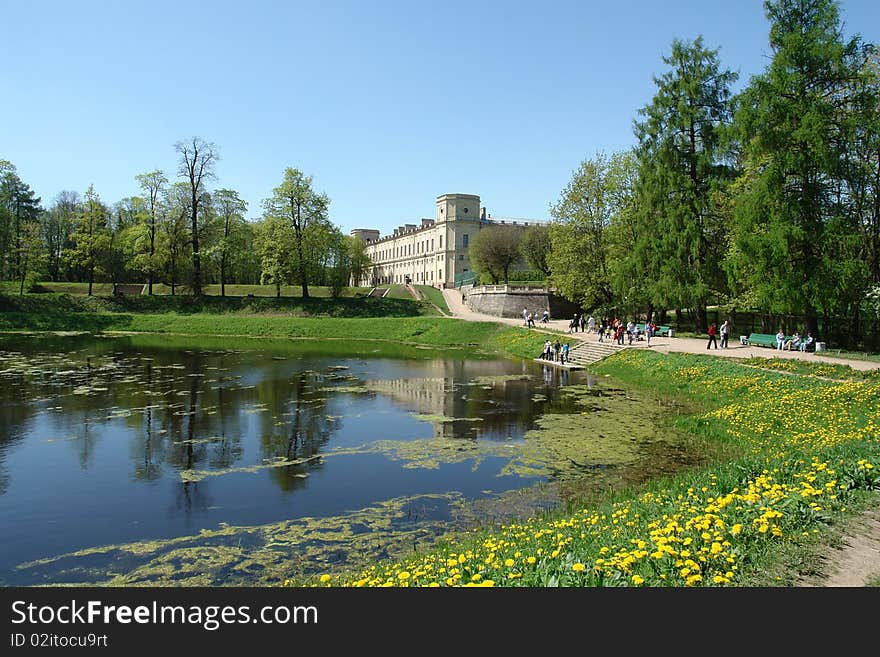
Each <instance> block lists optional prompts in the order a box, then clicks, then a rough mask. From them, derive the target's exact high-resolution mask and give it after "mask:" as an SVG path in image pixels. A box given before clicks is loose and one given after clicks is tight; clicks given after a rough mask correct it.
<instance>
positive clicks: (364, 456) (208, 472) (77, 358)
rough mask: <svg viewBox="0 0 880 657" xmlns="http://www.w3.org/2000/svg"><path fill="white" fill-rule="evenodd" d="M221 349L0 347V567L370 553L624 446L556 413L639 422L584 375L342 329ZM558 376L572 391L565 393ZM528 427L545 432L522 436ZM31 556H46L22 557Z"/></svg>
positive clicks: (94, 343) (166, 342)
mask: <svg viewBox="0 0 880 657" xmlns="http://www.w3.org/2000/svg"><path fill="white" fill-rule="evenodd" d="M232 347H233V345H230V344H229V343H228V342H206V344H204V345H200V346H199V347H198V348H196V347H195V346H194V345H193V343H192V340H190V341H189V342H188V343H185V344H175V343H174V341H173V340H172V339H163V340H160V341H157V340H156V338H149V337H148V338H143V339H139V338H133V337H126V338H119V339H108V338H101V339H96V338H92V337H77V338H70V339H57V340H45V339H44V340H37V339H34V340H30V341H26V340H20V339H19V340H16V342H15V343H14V344H12V343H10V341H8V340H7V341H5V342H2V341H0V384H2V385H0V499H2V500H3V504H2V505H0V530H2V531H3V533H4V536H6V537H8V541H7V543H6V545H5V549H4V551H3V554H2V556H0V581H2V582H4V583H9V584H13V583H20V584H32V583H37V582H41V581H48V582H68V581H69V582H94V581H102V577H104V575H102V573H106V572H109V571H113V572H129V573H135V572H138V573H139V574H138V577H140V578H142V579H144V580H145V581H152V580H154V579H155V578H158V577H160V576H161V577H165V576H166V575H167V573H168V572H169V570H168V569H169V567H170V566H168V564H167V563H165V561H162V560H163V559H166V560H169V562H173V564H174V566H173V569H172V570H175V569H176V570H175V572H176V571H177V570H180V569H184V570H186V567H185V566H184V565H182V562H181V559H185V558H186V557H185V555H186V554H188V553H187V552H185V551H184V552H183V553H181V554H178V553H177V552H176V551H177V550H184V548H183V547H182V546H183V545H189V544H192V546H199V545H208V544H210V543H211V541H212V540H213V541H216V543H217V544H216V546H215V547H216V548H217V549H220V548H222V549H224V550H226V549H227V548H229V546H230V545H231V544H232V543H233V542H234V543H235V545H236V546H237V547H236V550H235V551H233V552H234V556H232V554H233V553H230V554H229V555H227V557H224V559H226V560H225V561H222V562H218V564H217V566H216V568H214V569H213V570H211V569H208V570H211V573H210V577H212V578H218V579H220V580H221V581H226V580H222V578H223V577H227V578H228V577H233V576H234V577H236V578H244V579H243V580H242V583H247V582H248V581H251V580H248V579H247V577H260V578H265V577H267V576H268V575H267V573H268V572H269V570H271V569H270V566H269V561H271V562H272V563H273V564H275V565H274V566H272V568H275V567H277V568H282V567H283V566H285V564H287V565H289V562H290V559H292V558H293V556H292V554H291V553H290V552H289V551H285V552H283V554H278V553H277V548H273V549H269V548H270V546H272V545H276V546H277V545H287V546H289V549H290V550H293V551H296V550H305V552H303V555H307V558H306V556H303V555H300V557H301V558H302V559H304V560H305V561H304V562H303V564H302V567H303V568H306V569H307V568H314V567H317V566H319V565H320V564H325V563H327V560H328V559H331V558H335V559H339V558H342V557H341V556H340V555H343V554H344V555H347V556H346V558H351V555H358V554H360V555H361V556H362V557H365V558H370V555H371V554H373V556H375V555H378V554H386V553H388V551H389V550H390V549H391V546H397V547H401V546H403V545H405V543H406V539H405V538H403V536H405V535H407V534H408V535H410V537H411V538H412V537H416V536H417V537H419V538H418V539H417V540H418V541H422V540H427V539H428V538H429V537H431V536H436V535H437V534H438V532H440V531H441V529H442V528H443V527H444V526H448V524H449V522H450V521H451V519H453V518H466V517H472V514H470V512H467V511H465V510H464V506H463V505H464V504H465V503H466V501H472V500H476V499H480V498H487V497H490V496H494V495H498V494H501V493H504V492H505V491H512V490H515V489H518V488H522V487H523V486H527V485H530V484H533V483H535V482H540V481H544V480H547V479H550V478H564V477H568V476H572V475H573V474H583V473H585V472H592V471H593V470H595V469H596V466H597V465H600V466H602V467H605V466H608V465H615V466H616V465H618V464H621V463H623V462H624V460H625V459H629V458H630V452H633V449H631V448H630V447H629V446H627V448H626V450H624V451H620V450H617V449H616V448H614V447H613V446H609V445H607V444H605V443H602V441H601V440H599V441H598V442H595V441H592V440H591V441H588V442H587V443H584V444H581V443H580V442H578V440H579V438H578V436H577V435H575V433H576V432H574V433H573V432H572V431H571V430H570V428H568V427H569V426H573V425H570V423H567V424H566V423H563V424H564V426H565V431H564V432H557V433H555V434H554V433H553V431H554V429H553V427H554V425H553V421H552V420H553V418H555V417H556V418H558V417H563V416H565V414H572V413H577V414H578V416H579V417H580V416H582V415H585V414H586V413H587V411H589V412H590V413H593V414H594V415H595V416H596V417H597V418H600V417H601V416H602V415H603V414H604V415H605V416H608V415H610V414H613V413H616V412H619V411H623V410H625V409H629V407H630V406H631V407H632V408H633V409H638V408H641V409H642V410H637V411H635V412H637V413H642V415H640V416H638V417H639V419H638V421H637V422H634V426H637V425H645V424H646V423H648V422H650V417H649V415H646V413H647V412H648V411H646V410H645V409H646V408H648V407H647V406H645V405H644V404H642V405H641V406H640V405H639V404H640V402H638V400H632V399H627V398H626V397H625V396H624V395H617V396H614V395H610V396H609V397H608V399H607V400H606V402H607V403H608V404H615V403H616V404H618V406H617V407H613V406H607V405H606V406H603V405H601V404H593V405H589V404H585V402H584V398H585V396H587V397H588V396H589V395H590V394H591V392H590V391H593V390H594V387H595V386H596V385H597V384H596V382H594V381H593V380H592V379H591V378H589V377H588V376H587V375H586V374H584V373H571V374H570V373H569V372H567V371H560V370H557V369H555V368H549V367H546V366H544V367H543V368H542V367H541V366H539V365H536V364H534V363H532V362H531V361H509V360H493V359H488V358H473V357H465V356H466V355H465V354H462V353H459V352H445V353H432V352H428V351H425V350H419V351H413V350H411V349H408V348H400V347H399V346H395V350H396V351H397V353H395V354H394V355H395V356H400V357H398V358H390V357H388V356H389V355H388V354H382V353H379V354H376V353H374V351H375V349H376V346H375V344H374V343H370V344H362V345H358V344H357V343H354V342H347V343H345V345H344V346H339V345H334V346H333V349H332V351H329V352H328V351H327V349H326V346H325V348H324V349H325V351H324V352H321V350H320V349H317V348H316V346H315V345H314V344H313V343H308V344H305V343H292V342H290V341H284V342H269V341H255V342H243V341H237V342H236V343H235V345H234V348H232ZM471 356H472V355H471ZM569 387H570V388H571V390H573V391H574V390H581V388H582V389H583V390H582V391H581V392H579V393H578V395H575V396H570V395H566V394H562V392H563V391H565V390H566V389H567V388H569ZM584 391H586V392H584ZM604 403H605V402H603V404H604ZM643 406H644V408H642V407H643ZM614 409H616V410H614ZM627 412H628V411H627ZM651 412H653V411H651ZM545 425H546V426H545ZM547 427H549V429H547ZM539 429H540V431H545V429H546V431H545V433H546V434H547V436H549V437H550V438H549V439H548V440H547V441H543V438H541V437H538V438H527V436H543V435H544V434H543V433H540V434H539V433H536V431H538V430H539ZM608 433H610V432H608ZM598 434H601V431H598ZM599 438H604V436H603V435H599ZM593 443H595V444H593ZM627 450H628V451H627ZM572 454H574V455H575V456H576V458H575V457H572ZM557 462H558V463H557ZM572 464H574V465H572ZM417 500H419V501H418V502H417ZM426 500H427V501H428V502H425V501H426ZM541 503H543V502H541ZM536 504H538V502H536ZM390 509H393V512H391V511H390ZM373 514H384V515H382V516H381V517H378V516H374V515H373ZM469 514H470V515H469ZM329 527H335V528H336V529H334V530H333V531H330V529H328V528H329ZM47 528H51V531H46V529H47ZM233 528H237V529H233ZM376 532H378V533H376ZM398 532H403V534H401V535H400V536H398ZM364 534H369V535H364ZM212 536H213V537H215V538H211V537H212ZM357 537H360V538H357ZM413 540H416V539H413ZM145 541H146V542H149V545H150V546H152V547H150V548H149V549H148V548H147V547H145V546H146V543H144V542H145ZM126 545H133V546H135V547H132V548H130V549H129V548H124V546H126ZM100 546H115V547H112V549H111V547H100ZM303 546H306V547H303ZM322 546H323V548H326V550H327V551H326V552H322ZM92 549H95V550H96V552H95V554H96V555H104V556H102V557H101V559H104V561H103V562H101V563H100V566H95V567H96V568H97V570H96V571H95V572H91V571H88V570H87V569H84V567H83V566H82V564H81V563H80V562H83V563H89V564H93V563H94V562H95V561H96V560H98V561H100V559H99V558H98V557H97V556H94V555H93V556H87V554H91V553H90V552H89V550H92ZM186 549H187V550H188V549H190V548H189V547H187V548H186ZM371 550H372V551H374V553H371V552H370V551H371ZM84 551H85V552H84ZM270 553H271V554H270ZM65 554H68V555H72V556H69V557H64V559H61V560H58V561H56V560H55V559H54V555H65ZM224 554H226V553H224ZM332 555H336V556H335V557H333V556H332ZM258 557H259V558H258ZM41 558H50V561H49V562H46V563H43V564H42V565H36V564H34V563H31V565H29V566H28V567H26V568H17V566H18V565H20V564H22V563H26V562H33V560H35V559H36V560H39V559H41ZM69 560H72V561H74V562H76V563H77V564H80V565H77V566H75V567H74V566H71V565H70V564H68V563H67V561H69ZM151 560H158V561H159V562H161V563H159V562H154V561H151ZM62 562H63V563H64V564H65V565H64V566H61V565H58V564H60V563H62ZM236 564H237V565H236ZM90 567H91V566H90ZM206 568H207V567H202V568H195V567H194V568H193V569H192V572H193V573H202V574H203V576H204V577H208V575H207V574H205V573H207V572H208V570H206ZM138 569H141V570H138ZM272 572H275V571H274V570H272ZM157 573H158V574H157ZM163 573H164V574H163ZM244 573H250V574H249V575H245V574H244ZM254 573H261V574H259V575H256V574H254ZM132 576H133V575H132ZM200 576H201V575H200ZM193 582H194V583H195V580H193ZM198 582H200V583H204V581H203V580H201V579H200V580H198ZM213 582H214V580H211V583H213Z"/></svg>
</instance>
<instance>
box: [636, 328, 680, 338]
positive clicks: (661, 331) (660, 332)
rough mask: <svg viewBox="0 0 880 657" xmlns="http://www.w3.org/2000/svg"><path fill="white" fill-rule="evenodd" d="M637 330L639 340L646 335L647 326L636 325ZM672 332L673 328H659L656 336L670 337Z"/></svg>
mask: <svg viewBox="0 0 880 657" xmlns="http://www.w3.org/2000/svg"><path fill="white" fill-rule="evenodd" d="M636 330H637V331H638V332H639V339H641V338H642V336H644V335H645V325H644V324H636ZM671 330H672V327H671V326H658V327H657V332H656V333H655V334H654V335H659V336H662V337H664V338H665V337H668V336H669V332H670V331H671Z"/></svg>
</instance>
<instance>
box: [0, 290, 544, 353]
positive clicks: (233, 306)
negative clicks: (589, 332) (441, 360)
mask: <svg viewBox="0 0 880 657" xmlns="http://www.w3.org/2000/svg"><path fill="white" fill-rule="evenodd" d="M431 313H436V309H434V308H433V306H431V305H430V304H428V303H426V302H417V301H415V300H413V299H411V298H410V299H409V300H406V299H389V298H385V299H377V298H358V299H354V298H352V299H335V300H334V299H320V298H316V299H308V300H304V299H272V298H255V299H247V298H241V297H228V298H219V297H205V298H203V299H201V300H196V299H194V298H192V297H170V296H155V297H148V296H137V297H122V298H111V297H80V296H74V295H66V294H36V295H25V296H24V297H18V296H2V295H0V331H88V332H101V331H125V332H143V333H166V334H182V335H223V336H246V337H266V338H268V337H277V338H314V339H341V340H351V339H363V340H385V341H392V342H397V343H406V344H420V345H433V346H472V347H481V348H485V349H491V350H493V351H500V352H503V353H506V354H510V355H514V356H520V357H523V358H529V357H532V356H533V355H534V354H536V353H538V352H539V351H540V345H541V344H542V343H543V342H542V337H543V336H542V335H541V334H540V333H538V332H535V331H527V330H523V329H521V328H519V327H515V328H511V327H507V326H504V325H501V324H495V323H493V322H466V321H462V320H456V319H452V318H445V317H437V316H436V315H435V316H429V314H431ZM426 315H428V316H426Z"/></svg>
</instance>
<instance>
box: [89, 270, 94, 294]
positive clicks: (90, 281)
mask: <svg viewBox="0 0 880 657" xmlns="http://www.w3.org/2000/svg"><path fill="white" fill-rule="evenodd" d="M94 282H95V267H94V266H91V267H89V296H92V284H93V283H94Z"/></svg>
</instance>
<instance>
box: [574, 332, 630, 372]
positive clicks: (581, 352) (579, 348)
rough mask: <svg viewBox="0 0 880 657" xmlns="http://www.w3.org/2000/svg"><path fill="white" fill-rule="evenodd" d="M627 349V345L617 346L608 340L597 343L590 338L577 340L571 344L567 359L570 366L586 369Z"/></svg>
mask: <svg viewBox="0 0 880 657" xmlns="http://www.w3.org/2000/svg"><path fill="white" fill-rule="evenodd" d="M633 346H635V345H633ZM627 347H628V345H619V344H617V343H615V342H611V341H610V340H606V341H603V342H597V341H596V337H595V336H591V337H590V338H588V339H586V340H578V341H576V342H573V343H571V348H570V350H569V352H568V358H569V361H570V362H571V364H572V365H580V366H581V367H586V366H587V365H591V364H592V363H598V362H599V361H600V360H602V359H603V358H607V357H608V356H610V355H611V354H616V353H617V352H618V351H621V350H622V349H626V348H627Z"/></svg>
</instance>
